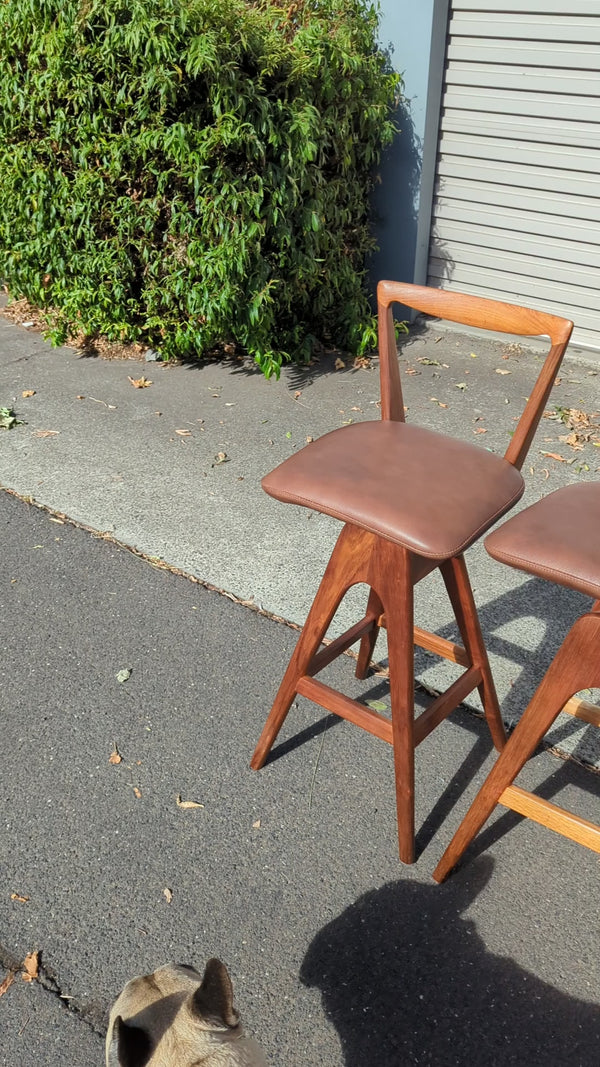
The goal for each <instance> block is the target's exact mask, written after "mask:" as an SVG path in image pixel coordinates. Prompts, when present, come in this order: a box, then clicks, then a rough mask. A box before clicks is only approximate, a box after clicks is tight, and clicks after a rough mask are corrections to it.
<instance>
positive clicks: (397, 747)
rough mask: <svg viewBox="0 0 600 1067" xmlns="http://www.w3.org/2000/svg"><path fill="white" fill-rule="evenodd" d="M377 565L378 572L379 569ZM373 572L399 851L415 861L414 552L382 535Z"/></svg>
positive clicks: (403, 856) (410, 860)
mask: <svg viewBox="0 0 600 1067" xmlns="http://www.w3.org/2000/svg"><path fill="white" fill-rule="evenodd" d="M375 568H376V569H377V573H373V572H374V571H375ZM372 578H373V585H374V586H375V588H376V589H377V591H378V593H379V594H380V596H381V599H382V601H383V605H384V607H385V616H386V620H387V635H388V654H389V663H390V703H391V709H392V739H393V745H394V773H395V779H396V810H397V814H398V852H399V855H400V859H401V860H402V862H403V863H414V860H415V743H414V718H415V696H414V689H415V682H414V618H413V616H414V612H413V582H412V573H411V557H410V553H409V552H407V551H406V549H403V548H400V547H399V546H397V545H393V544H391V543H390V542H389V541H381V542H380V543H379V546H378V551H377V553H376V554H374V556H373V571H372Z"/></svg>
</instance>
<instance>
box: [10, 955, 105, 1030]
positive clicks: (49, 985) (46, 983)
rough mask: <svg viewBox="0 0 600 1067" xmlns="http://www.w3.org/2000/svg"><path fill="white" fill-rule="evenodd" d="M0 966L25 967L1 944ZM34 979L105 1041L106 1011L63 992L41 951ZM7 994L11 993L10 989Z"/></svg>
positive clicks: (13, 969)
mask: <svg viewBox="0 0 600 1067" xmlns="http://www.w3.org/2000/svg"><path fill="white" fill-rule="evenodd" d="M0 967H2V968H3V969H4V970H5V971H7V972H12V973H14V974H17V973H18V972H19V971H21V970H22V968H23V961H22V960H19V959H17V957H16V956H14V955H13V953H12V952H10V951H9V950H8V949H7V948H5V946H4V945H2V944H0ZM33 981H37V984H38V985H39V986H41V988H42V989H43V990H44V992H46V993H49V994H50V996H52V997H54V998H55V999H56V1000H58V1002H59V1004H60V1005H61V1007H62V1008H64V1010H65V1011H68V1012H69V1013H70V1014H71V1015H73V1016H74V1017H75V1018H76V1019H78V1020H79V1021H80V1022H82V1023H83V1024H84V1026H87V1027H88V1029H89V1030H91V1031H92V1032H93V1033H94V1034H96V1035H97V1036H98V1037H100V1038H102V1040H103V1041H104V1039H105V1036H106V1029H105V1027H104V1023H103V1018H104V1011H103V1010H102V1009H101V1008H93V1007H92V1008H88V1009H86V1008H83V1007H81V1005H80V1004H78V1003H77V998H76V997H74V996H71V995H70V994H65V993H63V991H62V988H61V985H60V982H59V980H58V977H57V975H56V973H55V971H54V970H53V969H52V968H51V967H49V966H48V965H47V964H46V963H43V962H42V961H41V953H40V963H39V972H38V977H37V979H33ZM7 994H8V995H10V994H9V993H8V991H7Z"/></svg>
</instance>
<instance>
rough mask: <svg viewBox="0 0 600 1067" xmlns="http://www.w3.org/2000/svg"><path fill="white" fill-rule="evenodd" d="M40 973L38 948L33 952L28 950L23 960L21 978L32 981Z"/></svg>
mask: <svg viewBox="0 0 600 1067" xmlns="http://www.w3.org/2000/svg"><path fill="white" fill-rule="evenodd" d="M39 973H40V953H39V949H35V950H34V951H33V952H29V953H28V955H27V956H26V957H25V959H24V960H23V973H22V975H21V978H22V979H23V981H24V982H33V981H35V979H36V978H38V977H39Z"/></svg>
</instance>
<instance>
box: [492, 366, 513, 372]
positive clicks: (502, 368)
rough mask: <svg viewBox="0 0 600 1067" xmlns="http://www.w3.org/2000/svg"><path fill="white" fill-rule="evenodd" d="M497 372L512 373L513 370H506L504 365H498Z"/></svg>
mask: <svg viewBox="0 0 600 1067" xmlns="http://www.w3.org/2000/svg"><path fill="white" fill-rule="evenodd" d="M496 374H512V371H510V370H504V367H496Z"/></svg>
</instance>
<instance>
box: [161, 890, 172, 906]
mask: <svg viewBox="0 0 600 1067" xmlns="http://www.w3.org/2000/svg"><path fill="white" fill-rule="evenodd" d="M163 897H164V898H165V900H166V902H167V904H170V903H171V901H172V899H173V890H172V889H169V887H168V886H167V887H165V889H163Z"/></svg>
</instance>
